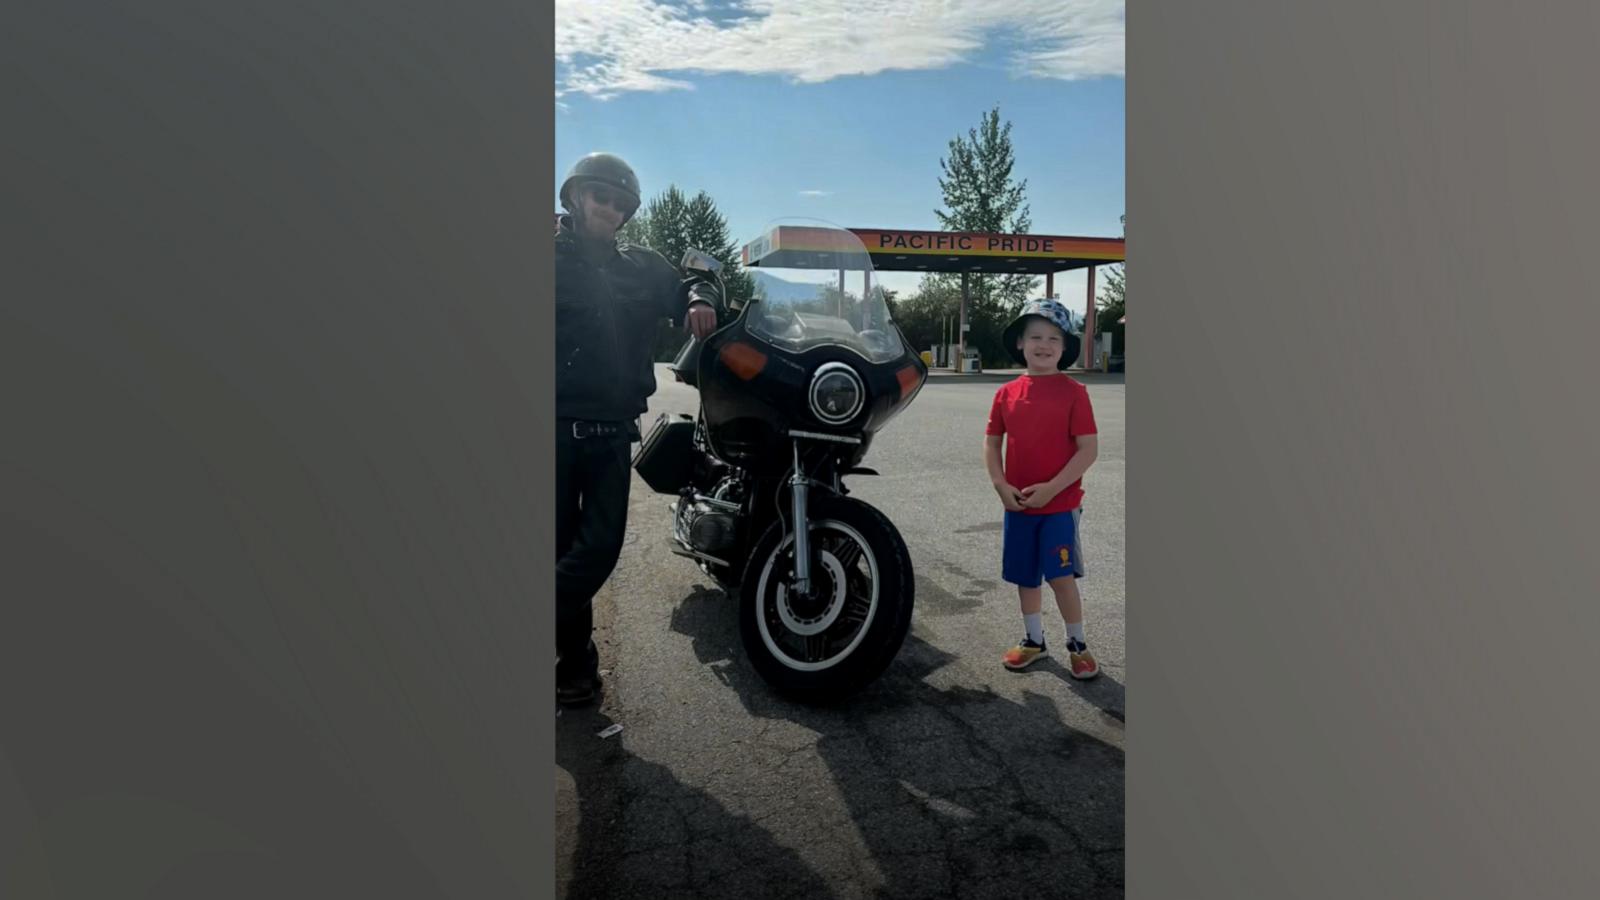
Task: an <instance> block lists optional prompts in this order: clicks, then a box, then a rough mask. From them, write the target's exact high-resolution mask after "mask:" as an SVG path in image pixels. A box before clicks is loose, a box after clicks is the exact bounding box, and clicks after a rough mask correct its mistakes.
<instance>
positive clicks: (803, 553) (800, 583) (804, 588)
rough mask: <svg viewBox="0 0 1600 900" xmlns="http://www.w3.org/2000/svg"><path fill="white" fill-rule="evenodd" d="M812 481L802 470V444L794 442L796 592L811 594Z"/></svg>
mask: <svg viewBox="0 0 1600 900" xmlns="http://www.w3.org/2000/svg"><path fill="white" fill-rule="evenodd" d="M810 489H811V479H809V478H807V477H806V475H805V472H804V471H803V470H802V469H801V468H800V442H799V441H795V442H794V475H792V476H790V478H789V499H790V504H791V506H792V511H793V513H794V590H795V593H797V594H800V595H801V596H805V595H806V594H809V593H811V528H810V527H809V525H810V523H809V522H807V520H806V498H807V494H808V493H809V492H810Z"/></svg>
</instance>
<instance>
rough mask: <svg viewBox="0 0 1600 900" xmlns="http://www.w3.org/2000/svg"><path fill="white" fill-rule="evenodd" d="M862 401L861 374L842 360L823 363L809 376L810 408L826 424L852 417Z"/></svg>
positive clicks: (865, 398)
mask: <svg viewBox="0 0 1600 900" xmlns="http://www.w3.org/2000/svg"><path fill="white" fill-rule="evenodd" d="M866 400H867V390H866V388H865V387H864V386H863V385H862V384H861V376H860V375H857V374H856V370H855V369H853V368H851V367H850V366H848V365H845V364H844V363H839V362H831V363H827V364H825V365H823V366H822V367H820V368H818V369H817V372H816V374H815V375H812V376H811V411H812V412H813V413H815V414H816V416H817V418H819V419H821V420H822V421H824V422H826V423H828V424H829V425H843V424H844V423H846V422H848V421H850V420H851V419H853V418H855V416H856V413H858V412H860V411H861V406H862V404H864V403H865V402H866Z"/></svg>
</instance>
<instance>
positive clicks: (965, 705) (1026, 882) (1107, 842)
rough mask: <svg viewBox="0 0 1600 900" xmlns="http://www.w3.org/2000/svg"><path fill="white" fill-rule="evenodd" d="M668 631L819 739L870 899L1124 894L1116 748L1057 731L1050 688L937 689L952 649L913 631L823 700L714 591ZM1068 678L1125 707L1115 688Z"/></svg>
mask: <svg viewBox="0 0 1600 900" xmlns="http://www.w3.org/2000/svg"><path fill="white" fill-rule="evenodd" d="M672 626H673V630H674V631H676V632H678V633H680V634H683V635H685V636H687V637H689V638H690V640H691V641H692V642H693V646H694V650H695V653H696V656H697V657H698V659H699V660H700V661H701V662H702V663H703V664H705V665H706V666H708V667H709V668H711V669H712V670H713V671H715V672H716V673H717V676H718V678H719V679H720V680H721V681H722V682H723V683H724V684H726V685H727V686H728V687H729V688H730V689H731V690H733V691H734V692H735V693H736V694H737V696H738V697H739V700H740V702H741V703H742V704H743V705H744V707H745V708H746V709H747V710H748V711H749V712H750V713H751V714H752V715H754V716H758V717H762V718H768V719H782V720H787V721H791V722H794V723H796V724H799V725H801V726H803V727H804V728H807V729H811V730H813V731H815V732H816V733H817V734H818V735H820V737H819V738H818V739H817V741H816V753H817V754H818V755H819V756H820V758H821V759H822V760H823V762H824V764H825V765H826V766H827V769H828V772H829V773H830V775H831V777H832V778H833V780H834V782H835V784H836V785H837V787H838V789H839V791H840V793H841V794H842V795H843V797H844V798H845V802H846V803H847V804H848V805H849V810H850V815H851V819H852V821H853V822H854V823H855V826H856V828H857V829H858V830H859V833H860V835H861V837H862V839H863V840H864V841H865V843H866V844H867V846H868V848H869V850H870V852H871V854H872V857H873V861H874V862H875V863H876V866H877V868H878V869H879V871H880V872H881V873H882V875H883V876H884V879H885V881H886V886H885V888H884V889H883V890H881V891H880V892H879V894H878V896H881V897H907V898H924V897H945V896H957V895H959V896H963V897H988V896H995V897H1007V896H1012V895H1016V894H1019V893H1020V894H1025V895H1034V896H1049V897H1085V898H1091V897H1092V898H1100V897H1121V896H1122V895H1123V885H1124V878H1123V823H1124V817H1123V797H1124V785H1123V769H1124V754H1123V751H1122V750H1121V749H1120V748H1118V747H1116V746H1114V745H1111V744H1108V743H1106V742H1104V741H1102V740H1100V739H1098V738H1096V737H1093V736H1091V735H1089V734H1086V733H1084V732H1082V731H1079V730H1077V729H1074V728H1071V727H1069V726H1068V725H1066V724H1065V723H1064V722H1063V721H1062V719H1061V716H1060V714H1059V711H1058V710H1057V708H1056V704H1055V701H1054V700H1052V699H1050V698H1049V697H1046V696H1045V695H1043V694H1038V693H1033V692H1025V693H1024V694H1023V699H1022V701H1021V702H1017V701H1013V700H1011V699H1009V698H1007V697H1003V696H1001V695H999V694H996V693H994V692H993V691H992V690H990V689H989V688H987V687H965V686H960V685H957V686H952V687H944V688H941V687H936V686H934V685H933V684H931V683H930V681H929V678H930V676H931V675H933V674H934V673H936V672H937V671H938V670H940V669H942V668H944V667H945V666H947V665H949V664H950V663H952V662H954V661H955V660H956V658H955V657H954V656H952V655H951V654H949V653H947V652H945V651H943V650H941V649H939V648H938V647H936V646H934V645H933V644H931V643H929V642H928V641H927V640H926V639H925V638H924V636H923V634H922V632H921V631H920V629H914V630H913V632H912V634H911V635H910V636H908V637H907V639H906V643H905V646H904V647H903V648H902V649H901V651H900V654H899V655H898V656H897V657H896V659H895V661H894V662H893V663H892V664H891V665H890V667H889V670H888V671H887V672H886V673H885V675H884V676H883V677H881V678H880V679H878V680H877V681H876V682H875V683H873V684H872V685H870V686H868V687H867V688H866V689H865V690H863V692H862V693H861V694H859V695H857V696H856V697H855V698H853V699H852V700H850V701H848V702H847V703H845V704H843V705H842V706H839V707H835V708H832V709H817V708H813V707H808V706H803V705H799V704H795V703H791V702H789V701H787V700H784V699H782V698H781V697H779V696H777V695H775V694H774V693H773V692H772V691H771V690H770V689H769V688H768V687H767V685H766V683H765V682H764V681H762V680H761V678H760V676H759V675H757V674H756V672H755V670H754V668H753V667H751V665H750V663H749V662H748V660H747V659H746V658H745V656H744V652H743V649H742V647H741V645H740V642H739V637H738V622H737V610H736V609H735V608H734V605H733V602H732V601H731V600H729V599H727V598H725V597H724V596H723V595H722V593H721V592H720V591H715V590H708V589H704V588H702V589H698V590H696V591H695V592H694V593H692V594H690V595H689V596H688V597H686V598H685V599H684V600H683V601H681V602H680V603H679V604H678V606H677V607H676V608H675V609H674V612H673V619H672ZM729 660H731V662H729ZM995 667H996V668H997V669H999V668H1000V667H999V663H998V662H996V663H995ZM1002 674H1004V675H1006V676H1010V673H1003V670H1002ZM1060 675H1061V677H1064V678H1067V680H1069V681H1071V680H1072V679H1071V678H1070V676H1067V675H1066V674H1065V671H1064V670H1063V671H1062V672H1061V673H1060ZM1014 677H1028V676H1027V675H1025V674H1024V675H1018V676H1014ZM1105 677H1106V676H1104V675H1102V676H1101V678H1102V679H1104V678H1105ZM1097 680H1099V679H1097ZM1073 684H1074V687H1073V689H1074V691H1075V692H1076V693H1077V694H1078V695H1079V696H1081V697H1083V698H1084V699H1085V700H1087V701H1088V702H1089V703H1091V704H1093V705H1094V706H1096V707H1098V708H1099V709H1101V710H1102V711H1103V712H1106V713H1107V714H1110V711H1111V710H1116V711H1117V714H1120V712H1121V709H1122V686H1121V685H1120V684H1117V683H1115V682H1110V681H1107V682H1106V683H1104V684H1099V685H1096V684H1093V683H1088V684H1080V683H1078V682H1074V683H1073ZM1117 714H1112V715H1113V717H1114V718H1115V717H1117ZM1118 724H1120V722H1119V723H1118Z"/></svg>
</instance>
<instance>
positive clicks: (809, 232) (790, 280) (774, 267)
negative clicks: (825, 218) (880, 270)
mask: <svg viewBox="0 0 1600 900" xmlns="http://www.w3.org/2000/svg"><path fill="white" fill-rule="evenodd" d="M744 257H745V259H744V264H745V270H746V271H747V272H748V273H749V274H750V276H751V278H752V279H753V280H754V281H755V290H754V292H753V302H752V304H751V306H750V309H749V311H748V313H747V318H746V320H745V327H746V330H748V331H749V332H750V334H752V335H753V336H755V337H757V338H759V339H760V340H763V341H767V342H769V343H771V344H773V345H774V346H776V347H780V348H782V349H784V350H789V351H792V352H794V353H803V352H805V351H807V350H810V349H812V348H814V347H820V346H824V345H829V344H831V345H834V346H839V347H844V348H847V349H849V350H853V351H855V352H856V353H859V354H860V355H861V356H862V357H864V358H865V359H866V360H867V361H868V362H870V363H887V362H893V361H894V360H896V359H899V358H900V357H901V356H904V355H905V353H906V348H905V346H904V344H902V343H901V341H900V332H899V331H898V330H897V329H895V328H894V326H893V325H892V324H891V320H890V313H889V304H888V303H887V302H886V300H885V298H884V293H883V288H882V287H881V286H879V285H878V284H876V283H875V279H874V278H873V271H872V257H871V255H870V254H869V253H868V252H867V248H866V245H864V244H862V243H861V240H860V238H857V237H856V236H855V234H854V233H852V232H851V231H849V230H848V229H844V228H839V227H837V226H834V225H828V224H825V223H820V222H815V221H810V220H784V221H781V222H778V223H775V224H774V225H772V226H770V227H769V228H768V229H767V231H766V233H765V234H763V235H762V236H761V237H760V238H758V239H757V240H755V241H752V242H751V243H750V244H748V245H746V246H745V248H744Z"/></svg>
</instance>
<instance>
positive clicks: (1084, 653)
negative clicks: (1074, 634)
mask: <svg viewBox="0 0 1600 900" xmlns="http://www.w3.org/2000/svg"><path fill="white" fill-rule="evenodd" d="M1074 647H1076V648H1077V649H1076V650H1074V649H1073V648H1074ZM1067 666H1068V668H1070V669H1071V670H1072V677H1073V678H1076V679H1078V680H1079V681H1087V680H1088V679H1090V678H1093V677H1095V676H1096V675H1099V674H1100V664H1099V663H1097V662H1095V661H1094V654H1092V653H1090V652H1089V648H1088V647H1085V646H1084V645H1082V644H1079V643H1077V642H1076V641H1074V642H1073V643H1071V644H1068V645H1067Z"/></svg>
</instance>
